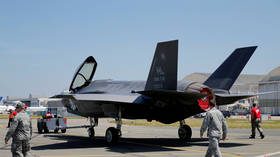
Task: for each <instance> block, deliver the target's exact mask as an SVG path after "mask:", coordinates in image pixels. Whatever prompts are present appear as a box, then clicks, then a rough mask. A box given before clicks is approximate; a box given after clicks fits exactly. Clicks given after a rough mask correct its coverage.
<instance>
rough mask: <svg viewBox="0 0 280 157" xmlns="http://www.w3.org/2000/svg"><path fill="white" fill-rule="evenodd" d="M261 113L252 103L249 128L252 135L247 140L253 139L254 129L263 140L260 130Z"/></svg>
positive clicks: (261, 130)
mask: <svg viewBox="0 0 280 157" xmlns="http://www.w3.org/2000/svg"><path fill="white" fill-rule="evenodd" d="M261 121H262V117H261V111H260V109H258V108H257V106H256V104H255V103H253V108H252V110H251V126H252V134H251V136H250V137H249V138H255V135H256V128H257V129H258V131H259V133H260V136H261V138H262V139H263V138H264V134H263V129H262V128H261Z"/></svg>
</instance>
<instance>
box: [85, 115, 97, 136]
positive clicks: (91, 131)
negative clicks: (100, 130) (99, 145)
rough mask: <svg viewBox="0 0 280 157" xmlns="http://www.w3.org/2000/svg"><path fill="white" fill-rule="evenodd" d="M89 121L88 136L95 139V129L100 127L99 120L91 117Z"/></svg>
mask: <svg viewBox="0 0 280 157" xmlns="http://www.w3.org/2000/svg"><path fill="white" fill-rule="evenodd" d="M89 121H90V127H89V128H88V130H87V131H88V136H89V138H90V139H94V135H95V131H94V127H95V126H98V118H94V119H93V117H90V118H89Z"/></svg>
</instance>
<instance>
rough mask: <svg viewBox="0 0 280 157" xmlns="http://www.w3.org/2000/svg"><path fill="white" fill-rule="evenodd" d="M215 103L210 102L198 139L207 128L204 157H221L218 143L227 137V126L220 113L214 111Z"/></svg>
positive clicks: (216, 110)
mask: <svg viewBox="0 0 280 157" xmlns="http://www.w3.org/2000/svg"><path fill="white" fill-rule="evenodd" d="M215 106H216V103H215V102H210V109H211V110H210V111H208V112H207V114H206V117H205V118H204V120H203V123H202V126H201V129H200V137H201V138H202V137H203V133H204V132H205V131H206V129H207V128H208V134H207V135H208V138H209V145H208V150H207V152H206V155H205V157H211V156H212V155H214V156H215V157H221V156H222V154H221V151H220V148H219V141H220V139H221V138H222V140H225V139H226V136H227V124H226V121H225V119H224V116H223V114H222V113H221V111H219V110H218V109H216V107H215Z"/></svg>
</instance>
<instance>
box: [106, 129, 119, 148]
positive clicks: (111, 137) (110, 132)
mask: <svg viewBox="0 0 280 157" xmlns="http://www.w3.org/2000/svg"><path fill="white" fill-rule="evenodd" d="M120 134H121V133H120V130H118V129H116V128H114V127H110V128H108V129H107V130H106V134H105V138H106V141H107V142H108V143H109V144H116V143H118V141H119V139H120Z"/></svg>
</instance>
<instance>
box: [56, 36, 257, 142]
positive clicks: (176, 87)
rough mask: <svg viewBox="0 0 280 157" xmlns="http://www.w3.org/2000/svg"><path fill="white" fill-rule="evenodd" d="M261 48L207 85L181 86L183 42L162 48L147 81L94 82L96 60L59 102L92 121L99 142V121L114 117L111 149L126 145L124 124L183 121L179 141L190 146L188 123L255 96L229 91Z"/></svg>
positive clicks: (244, 52) (238, 54) (236, 56)
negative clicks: (212, 105) (180, 48)
mask: <svg viewBox="0 0 280 157" xmlns="http://www.w3.org/2000/svg"><path fill="white" fill-rule="evenodd" d="M256 48H257V47H256V46H253V47H244V48H238V49H236V50H234V52H233V53H232V54H231V55H230V56H229V57H228V58H227V59H226V60H225V61H224V62H223V63H222V64H221V65H220V66H219V67H218V69H217V70H216V71H215V72H214V73H213V74H212V75H211V76H210V77H209V78H208V79H207V80H206V81H205V82H204V83H202V84H201V83H197V82H188V81H183V80H182V81H178V80H177V68H178V40H174V41H167V42H160V43H158V44H157V47H156V51H155V54H154V58H153V62H152V65H151V68H150V73H149V75H148V79H147V81H113V80H94V81H93V80H92V78H93V76H94V73H95V70H96V67H97V62H96V60H95V59H94V57H92V56H90V57H88V58H86V60H85V61H84V62H83V63H82V64H81V65H80V67H79V68H78V69H77V71H76V73H75V75H74V78H73V81H72V83H71V85H70V89H69V91H70V93H69V94H61V95H56V96H54V97H55V98H62V102H63V104H64V105H65V107H67V110H68V112H71V113H74V114H78V115H81V116H84V117H89V118H90V126H89V129H88V133H89V137H90V138H93V137H94V134H95V132H94V127H95V126H97V124H98V119H99V118H104V117H111V118H114V119H115V120H116V127H110V128H108V129H107V131H106V134H105V139H106V141H107V142H108V143H117V142H118V140H119V139H120V137H121V124H122V123H121V120H122V118H125V119H146V120H147V121H149V122H150V121H152V120H155V121H159V122H161V123H164V124H170V123H174V122H178V121H179V122H180V127H179V129H178V135H179V138H180V139H181V140H184V141H188V140H190V139H191V136H192V130H191V128H190V127H189V126H188V125H187V124H185V122H184V119H186V118H188V117H191V116H193V115H196V114H198V113H202V112H206V111H207V110H208V107H209V102H210V101H211V102H213V103H216V104H217V105H226V104H231V103H234V102H235V101H237V100H240V99H244V98H247V97H251V96H253V95H250V94H245V95H232V94H230V93H229V89H230V88H231V86H232V85H233V83H234V82H235V80H236V79H237V77H238V76H239V74H240V72H241V71H242V69H243V68H244V66H245V65H246V63H247V62H248V60H249V59H250V57H251V56H252V54H253V53H254V51H255V49H256ZM210 61H211V60H209V62H210ZM132 75H133V74H132Z"/></svg>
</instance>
